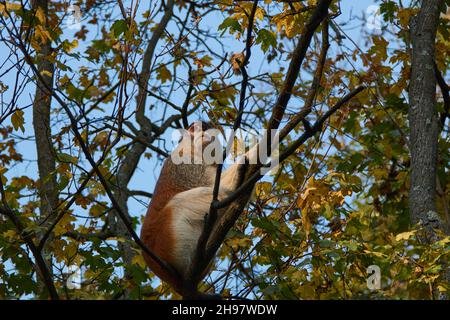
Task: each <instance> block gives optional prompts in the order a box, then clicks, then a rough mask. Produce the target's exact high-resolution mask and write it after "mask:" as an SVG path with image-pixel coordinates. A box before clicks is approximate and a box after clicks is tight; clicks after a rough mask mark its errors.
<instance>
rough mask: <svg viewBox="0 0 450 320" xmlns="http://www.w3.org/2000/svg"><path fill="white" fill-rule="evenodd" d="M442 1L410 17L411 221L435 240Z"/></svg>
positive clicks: (430, 1) (429, 0)
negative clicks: (437, 46)
mask: <svg viewBox="0 0 450 320" xmlns="http://www.w3.org/2000/svg"><path fill="white" fill-rule="evenodd" d="M442 4H443V1H441V0H422V1H421V8H420V12H419V14H418V15H417V16H415V17H413V18H412V21H411V43H412V59H411V81H410V84H409V103H410V107H409V113H408V117H409V127H410V151H411V186H410V191H409V212H410V218H411V222H412V223H420V224H421V225H422V226H423V227H424V228H425V238H426V239H425V240H426V241H433V240H435V239H436V233H435V231H434V229H435V228H440V227H442V226H441V223H440V219H439V216H438V214H437V211H436V203H435V200H436V170H437V152H438V132H439V121H438V113H437V110H436V77H435V72H434V63H435V41H436V32H437V25H438V22H439V8H440V6H441V5H442Z"/></svg>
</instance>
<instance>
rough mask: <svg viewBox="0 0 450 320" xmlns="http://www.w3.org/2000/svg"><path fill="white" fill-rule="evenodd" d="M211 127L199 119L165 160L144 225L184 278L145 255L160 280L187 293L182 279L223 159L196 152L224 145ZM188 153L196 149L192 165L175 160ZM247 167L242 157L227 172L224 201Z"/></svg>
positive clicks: (146, 235)
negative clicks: (206, 157)
mask: <svg viewBox="0 0 450 320" xmlns="http://www.w3.org/2000/svg"><path fill="white" fill-rule="evenodd" d="M210 128H211V127H210V126H209V124H208V123H206V122H200V121H197V122H194V123H193V124H192V125H191V126H190V127H189V129H188V130H187V133H186V134H184V135H183V137H182V139H181V141H180V142H179V144H178V146H177V147H176V148H175V149H174V151H173V152H172V154H171V155H170V156H169V157H168V158H167V159H165V161H164V164H163V167H162V169H161V173H160V175H159V178H158V180H157V183H156V186H155V189H154V192H153V196H152V199H151V202H150V205H149V207H148V210H147V213H146V216H145V218H144V222H143V226H142V229H141V240H142V241H143V243H144V244H145V245H146V246H147V247H148V248H149V249H150V250H152V251H153V252H154V253H155V254H156V255H157V256H158V257H160V258H161V259H162V260H164V261H166V262H167V263H169V264H170V265H171V266H172V267H173V268H174V269H175V270H176V271H177V272H178V273H179V275H180V276H181V278H182V279H181V281H180V279H178V278H175V277H174V276H173V275H172V274H171V273H169V272H167V271H166V270H164V269H163V268H161V267H160V265H159V264H158V263H156V262H155V261H154V260H153V259H152V258H151V257H150V256H149V255H147V254H145V253H144V260H145V261H146V263H147V265H148V266H149V268H150V269H151V270H152V271H153V272H154V273H155V274H156V275H157V276H158V277H159V278H160V279H162V280H163V281H165V282H167V283H169V284H170V285H171V286H172V288H174V289H175V291H177V292H181V290H182V285H183V283H182V282H183V281H184V279H185V278H186V276H187V274H186V273H187V271H188V269H189V266H190V264H191V262H192V260H193V259H194V255H195V251H196V248H197V242H198V239H199V237H200V235H201V233H202V231H203V227H204V223H205V215H206V214H207V213H208V212H209V209H210V205H211V201H212V198H213V190H214V183H215V176H216V170H217V163H209V162H206V161H202V160H204V159H202V158H199V154H200V157H202V154H203V153H202V152H197V153H195V148H200V149H202V150H204V149H205V148H206V147H207V146H208V145H210V144H211V143H214V142H215V143H218V140H216V139H215V137H213V136H211V135H209V134H208V129H210ZM252 149H254V148H252ZM252 149H251V150H252ZM186 153H190V155H191V159H192V158H193V160H194V161H193V162H192V163H181V164H178V163H175V162H174V157H173V156H174V155H179V156H183V155H184V156H186ZM256 156H257V155H256V152H254V151H253V152H251V151H249V152H247V154H245V157H252V159H254V157H256ZM195 160H197V161H195ZM198 160H200V161H198ZM244 165H245V164H242V161H241V162H240V163H235V164H233V165H231V166H230V167H229V168H228V169H226V170H225V171H224V172H223V173H222V175H221V179H220V187H219V200H221V199H223V198H225V197H226V196H228V195H230V194H231V193H232V192H233V191H234V190H236V189H237V187H238V185H239V184H240V183H241V182H242V181H238V180H239V179H240V177H239V176H242V175H241V174H240V172H241V171H239V170H241V169H242V168H243V166H244ZM218 213H219V214H220V210H219V212H218ZM211 265H212V264H210V267H211ZM206 274H207V272H205V275H206Z"/></svg>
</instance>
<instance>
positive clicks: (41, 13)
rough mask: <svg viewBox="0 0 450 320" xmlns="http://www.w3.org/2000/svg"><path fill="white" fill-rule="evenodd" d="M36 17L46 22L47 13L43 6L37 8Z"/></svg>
mask: <svg viewBox="0 0 450 320" xmlns="http://www.w3.org/2000/svg"><path fill="white" fill-rule="evenodd" d="M36 17H37V18H38V19H39V21H40V22H41V23H42V24H44V23H45V20H46V17H45V13H44V10H42V8H41V7H39V8H38V9H37V10H36Z"/></svg>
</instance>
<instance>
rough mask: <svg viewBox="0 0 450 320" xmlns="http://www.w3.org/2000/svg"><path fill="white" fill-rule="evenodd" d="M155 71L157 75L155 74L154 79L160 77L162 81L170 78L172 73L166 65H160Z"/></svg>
mask: <svg viewBox="0 0 450 320" xmlns="http://www.w3.org/2000/svg"><path fill="white" fill-rule="evenodd" d="M157 73H158V75H157V76H156V79H160V80H161V82H162V83H164V82H166V81H171V80H172V74H171V73H170V71H169V69H167V67H166V65H161V66H160V67H159V68H158V71H157Z"/></svg>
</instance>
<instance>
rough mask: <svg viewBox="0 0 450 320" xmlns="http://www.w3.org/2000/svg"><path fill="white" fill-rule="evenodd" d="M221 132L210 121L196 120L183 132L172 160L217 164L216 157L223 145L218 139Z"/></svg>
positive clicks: (185, 162) (184, 162)
mask: <svg viewBox="0 0 450 320" xmlns="http://www.w3.org/2000/svg"><path fill="white" fill-rule="evenodd" d="M219 134H220V131H219V130H217V129H214V128H213V127H212V126H211V125H210V124H209V123H208V122H205V121H195V122H194V123H192V124H191V126H190V127H189V128H188V129H187V130H185V131H184V132H183V135H182V137H181V140H180V142H179V144H178V146H177V148H176V149H175V150H174V152H173V153H172V161H173V162H174V163H175V164H180V163H183V164H194V163H195V164H203V165H215V164H217V158H215V157H216V156H217V155H218V154H219V153H220V152H219V150H221V147H222V146H221V144H220V142H219V140H218V139H217V137H218V135H219ZM180 161H181V162H180ZM214 161H216V162H214Z"/></svg>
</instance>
